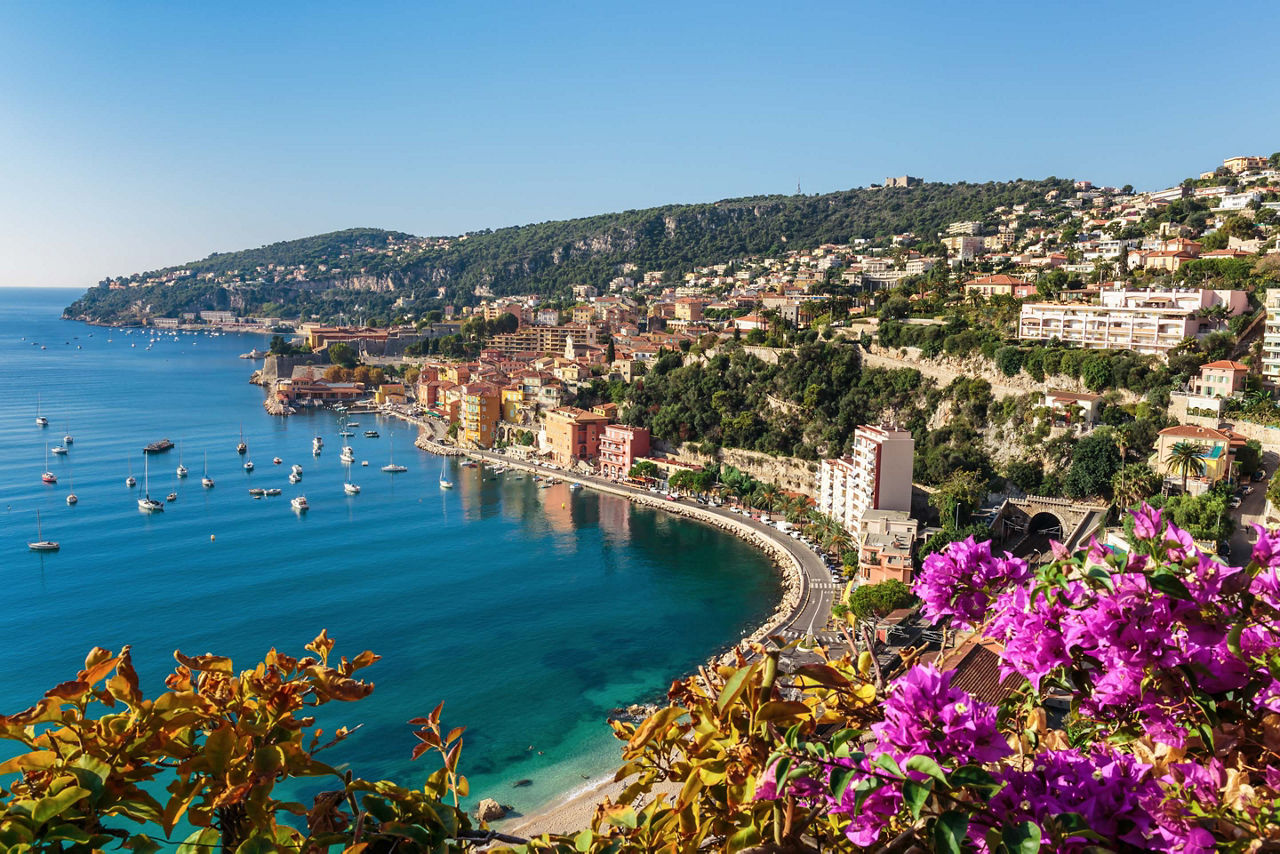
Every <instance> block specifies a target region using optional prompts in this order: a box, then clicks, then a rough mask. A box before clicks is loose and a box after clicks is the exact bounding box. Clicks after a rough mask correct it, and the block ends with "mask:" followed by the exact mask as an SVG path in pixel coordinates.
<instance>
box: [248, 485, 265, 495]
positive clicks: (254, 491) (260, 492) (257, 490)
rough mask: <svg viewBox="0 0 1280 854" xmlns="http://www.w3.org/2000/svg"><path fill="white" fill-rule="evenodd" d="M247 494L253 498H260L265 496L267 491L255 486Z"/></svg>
mask: <svg viewBox="0 0 1280 854" xmlns="http://www.w3.org/2000/svg"><path fill="white" fill-rule="evenodd" d="M249 494H250V495H252V496H253V497H254V498H261V497H262V496H264V495H266V494H267V491H266V490H265V489H263V488H262V487H260V486H255V487H254V488H253V489H251V490H249Z"/></svg>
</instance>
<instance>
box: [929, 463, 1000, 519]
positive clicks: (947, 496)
mask: <svg viewBox="0 0 1280 854" xmlns="http://www.w3.org/2000/svg"><path fill="white" fill-rule="evenodd" d="M986 494H987V485H986V482H985V481H984V479H983V478H982V477H981V475H979V474H978V473H977V472H975V471H968V470H965V469H960V470H958V471H955V472H952V473H951V475H950V476H948V477H947V479H946V480H945V481H944V482H943V483H942V485H941V486H939V487H938V489H937V491H935V492H934V493H933V494H932V495H930V496H929V505H930V506H931V507H933V508H934V509H936V510H937V511H938V517H939V519H940V520H941V522H942V526H943V527H944V528H950V529H953V530H954V529H958V528H959V527H960V526H961V525H962V524H964V522H965V521H966V520H968V518H969V514H970V513H972V512H973V511H974V510H976V509H978V507H979V505H981V503H982V499H983V498H984V497H986Z"/></svg>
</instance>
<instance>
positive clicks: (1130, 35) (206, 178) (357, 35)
mask: <svg viewBox="0 0 1280 854" xmlns="http://www.w3.org/2000/svg"><path fill="white" fill-rule="evenodd" d="M4 9H5V22H4V25H3V26H2V27H0V286H89V285H91V284H93V283H95V282H97V281H99V280H100V279H102V278H103V277H105V276H109V275H121V274H129V273H133V272H140V271H145V270H151V269H156V268H159V267H163V266H168V265H172V264H179V263H182V262H184V261H189V260H193V259H196V258H202V257H204V256H206V255H208V254H209V253H211V252H215V251H232V250H236V249H244V248H250V247H255V246H260V245H263V244H266V243H271V242H274V241H277V240H287V239H291V238H295V237H303V236H306V235H309V234H317V233H321V232H326V231H333V230H337V229H341V228H349V227H355V226H371V227H380V228H390V229H396V230H400V231H407V232H411V233H413V234H419V235H451V234H459V233H462V232H464V231H468V230H474V229H480V228H496V227H501V226H505V225H519V224H524V223H529V222H541V221H545V220H552V219H562V218H569V217H575V216H588V215H591V214H595V213H603V212H608V211H617V210H627V209H633V208H644V207H650V206H654V205H660V204H668V203H677V202H704V201H714V200H717V199H722V198H731V197H735V196H744V195H756V194H763V193H793V192H795V189H796V185H797V183H798V184H799V185H800V187H801V188H802V190H803V191H804V192H806V193H816V192H827V191H832V190H840V189H847V188H849V187H855V186H866V185H867V184H871V183H879V182H880V181H882V180H883V179H884V177H885V176H887V175H900V174H911V175H915V176H919V177H922V178H925V179H927V180H939V181H961V180H965V181H987V180H1009V179H1014V178H1041V177H1046V176H1048V175H1057V176H1059V177H1076V178H1087V179H1089V180H1092V181H1094V182H1095V183H1102V184H1113V185H1122V184H1126V183H1131V184H1133V185H1134V186H1136V187H1138V188H1139V189H1158V188H1161V187H1165V186H1169V185H1171V184H1174V183H1177V182H1178V181H1181V180H1182V179H1183V178H1185V177H1187V176H1189V175H1194V174H1198V173H1199V172H1201V171H1204V170H1207V169H1212V168H1214V167H1215V166H1217V165H1219V164H1220V163H1221V161H1222V159H1223V158H1224V157H1228V156H1232V155H1237V154H1263V155H1269V154H1271V153H1272V152H1274V151H1277V150H1280V86H1277V85H1276V83H1277V81H1280V51H1277V50H1275V49H1274V38H1275V32H1276V25H1277V24H1280V4H1277V3H1275V2H1274V0H1272V1H1271V2H1253V0H1243V2H1237V3H1233V4H1230V7H1229V9H1228V7H1216V6H1212V5H1206V4H1203V3H1199V4H1195V5H1192V4H1190V3H1180V2H1160V3H1155V2H1145V1H1144V2H1126V0H1120V1H1119V2H1107V3H1093V2H1075V3H1065V2H1063V3H1059V2H1046V3H1034V2H1032V3H1027V2H1019V3H984V2H970V3H965V4H955V3H943V2H932V0H917V2H913V3H907V2H897V3H883V2H881V3H862V2H852V0H849V2H829V3H818V2H812V3H810V2H789V3H777V2H752V0H739V2H732V3H719V2H697V0H684V2H671V3H668V2H663V0H649V2H645V3H627V4H623V3H611V2H557V0H543V2H529V0H523V2H510V3H505V2H481V0H475V1H474V2H469V3H463V2H459V3H442V2H431V0H421V2H414V3H409V2H406V3H393V2H378V0H362V2H359V3H352V2H350V0H346V2H341V3H338V2H325V0H310V2H305V3H301V2H300V3H291V2H270V3H263V2H255V3H248V2H246V3H236V2H217V3H172V2H156V3H144V2H129V0H118V2H113V3H105V2H73V1H72V0H67V2H60V3H47V2H35V0H33V1H32V2H27V0H14V2H10V3H6V4H5V7H4Z"/></svg>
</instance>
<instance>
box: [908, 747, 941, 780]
mask: <svg viewBox="0 0 1280 854" xmlns="http://www.w3.org/2000/svg"><path fill="white" fill-rule="evenodd" d="M906 769H907V770H908V771H919V772H920V773H921V774H928V775H929V776H930V777H932V778H933V779H935V780H937V781H938V782H939V783H941V784H943V785H944V786H945V785H946V784H947V773H946V772H945V771H943V770H942V766H940V765H939V764H938V763H937V762H935V761H934V760H933V759H932V758H930V757H928V756H925V755H924V754H920V753H918V754H916V755H915V756H912V757H911V758H909V759H908V760H907V765H906Z"/></svg>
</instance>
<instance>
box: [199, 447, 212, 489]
mask: <svg viewBox="0 0 1280 854" xmlns="http://www.w3.org/2000/svg"><path fill="white" fill-rule="evenodd" d="M200 484H201V486H203V487H204V488H205V489H213V478H211V477H209V452H208V451H205V452H204V477H202V478H200Z"/></svg>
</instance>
